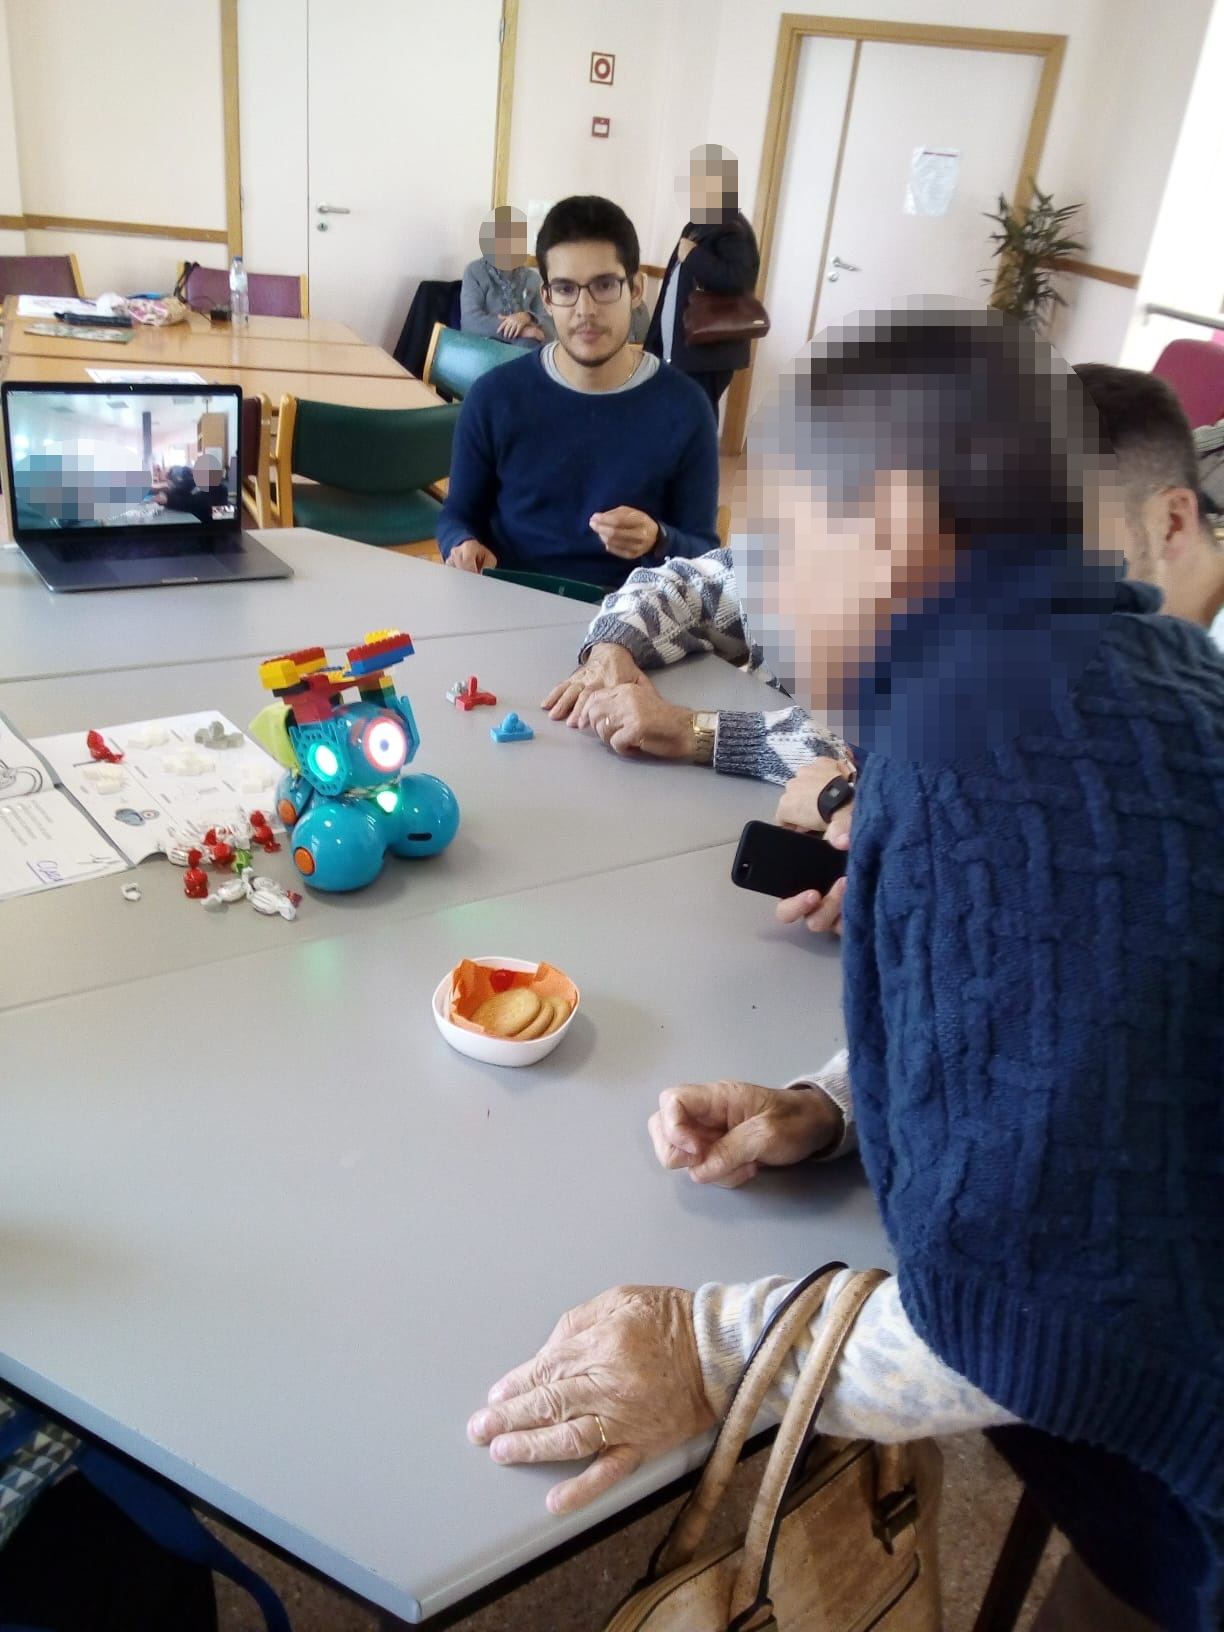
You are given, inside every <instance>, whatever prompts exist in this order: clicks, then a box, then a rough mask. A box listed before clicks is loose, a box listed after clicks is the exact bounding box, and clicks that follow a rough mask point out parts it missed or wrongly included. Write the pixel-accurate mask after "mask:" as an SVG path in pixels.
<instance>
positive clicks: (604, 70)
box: [591, 51, 616, 85]
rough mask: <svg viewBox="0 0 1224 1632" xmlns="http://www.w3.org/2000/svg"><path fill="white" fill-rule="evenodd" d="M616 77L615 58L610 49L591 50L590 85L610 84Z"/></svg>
mask: <svg viewBox="0 0 1224 1632" xmlns="http://www.w3.org/2000/svg"><path fill="white" fill-rule="evenodd" d="M615 78H616V58H615V56H614V55H613V54H612V53H611V52H610V51H592V52H591V83H592V85H611V84H612V82H613V80H614V79H615Z"/></svg>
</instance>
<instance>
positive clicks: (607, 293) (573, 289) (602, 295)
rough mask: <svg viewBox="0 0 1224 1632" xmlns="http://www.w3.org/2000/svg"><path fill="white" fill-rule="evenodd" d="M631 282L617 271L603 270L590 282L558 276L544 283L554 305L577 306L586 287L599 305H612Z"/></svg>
mask: <svg viewBox="0 0 1224 1632" xmlns="http://www.w3.org/2000/svg"><path fill="white" fill-rule="evenodd" d="M628 282H629V279H628V278H619V277H617V275H616V273H615V272H602V273H601V274H600V275H599V277H597V278H592V279H591V281H590V283H575V282H574V280H573V279H572V278H556V279H554V280H553V281H552V282H551V283H546V284H545V285H544V290H545V293H546V294H547V296H548V298H549V300H551V301H552V303H553V305H554V306H576V305H577V304H578V296H579V295H580V294H581V293H582V291H583V290H584V289H589V290H590V293H591V299H592V300H593V301H595V303H596V304H597V305H599V306H611V305H613V304H614V303H615V302H616V301H618V300H619V299H620V297H621V290H622V289H623V288H624V287H625V285H626V284H627V283H628Z"/></svg>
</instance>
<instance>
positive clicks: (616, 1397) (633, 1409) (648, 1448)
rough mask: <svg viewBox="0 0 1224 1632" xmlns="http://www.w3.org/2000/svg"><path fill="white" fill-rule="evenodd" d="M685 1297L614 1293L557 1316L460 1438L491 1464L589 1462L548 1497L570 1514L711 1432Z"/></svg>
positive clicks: (653, 1289) (626, 1290)
mask: <svg viewBox="0 0 1224 1632" xmlns="http://www.w3.org/2000/svg"><path fill="white" fill-rule="evenodd" d="M714 1422H715V1416H714V1412H713V1409H712V1408H711V1406H710V1402H709V1400H708V1399H707V1398H706V1391H705V1384H704V1382H703V1381H702V1376H701V1362H700V1360H699V1358H698V1355H697V1339H696V1336H695V1334H694V1331H693V1294H692V1293H691V1292H686V1291H682V1290H681V1289H680V1288H678V1287H673V1286H616V1287H613V1288H612V1289H611V1291H608V1292H602V1293H600V1295H599V1296H598V1297H597V1298H592V1299H591V1300H590V1302H589V1303H583V1304H580V1305H579V1306H578V1308H576V1309H571V1310H570V1311H569V1312H568V1314H565V1315H562V1317H561V1319H560V1320H559V1321H558V1322H557V1324H556V1326H555V1327H554V1329H553V1333H552V1336H551V1337H550V1338H549V1339H548V1342H547V1343H545V1345H544V1347H543V1348H542V1349H541V1350H540V1351H539V1353H538V1354H537V1355H536V1356H535V1358H534V1359H533V1360H529V1361H527V1362H526V1364H524V1365H521V1366H517V1367H516V1368H515V1369H514V1370H513V1371H510V1372H507V1374H506V1375H505V1376H504V1377H503V1378H502V1379H501V1381H500V1382H497V1383H494V1385H493V1387H492V1388H491V1389H490V1390H489V1403H488V1405H487V1407H485V1408H483V1409H482V1410H480V1411H477V1412H476V1413H475V1414H474V1415H473V1416H472V1418H471V1420H470V1421H469V1422H468V1426H467V1431H468V1438H469V1439H470V1440H472V1442H473V1443H474V1444H476V1445H487V1446H488V1447H489V1454H490V1455H491V1456H492V1457H493V1460H494V1461H495V1462H501V1463H514V1462H576V1461H581V1460H583V1459H585V1458H587V1457H592V1456H593V1457H594V1458H595V1460H594V1461H593V1462H592V1463H591V1465H590V1467H588V1468H586V1469H584V1470H583V1472H582V1473H580V1474H579V1475H578V1476H577V1477H576V1478H574V1479H566V1480H564V1481H562V1483H560V1484H558V1485H554V1486H553V1488H552V1489H551V1490H550V1491H549V1493H548V1507H549V1510H550V1512H553V1513H572V1512H573V1511H574V1510H575V1509H576V1508H579V1507H585V1506H586V1505H587V1503H588V1502H592V1501H594V1500H595V1498H596V1497H597V1496H601V1495H602V1494H603V1493H604V1491H606V1490H610V1489H611V1487H612V1486H613V1485H615V1484H617V1483H618V1482H619V1481H620V1480H621V1479H624V1478H626V1477H627V1475H629V1474H631V1473H633V1472H634V1471H635V1470H636V1469H637V1468H639V1467H641V1465H642V1463H643V1462H645V1461H647V1460H648V1459H649V1458H650V1457H653V1456H659V1455H661V1454H662V1453H663V1452H664V1451H667V1450H670V1449H671V1448H672V1446H674V1445H681V1444H683V1443H684V1441H685V1440H687V1439H692V1438H693V1437H694V1435H696V1434H700V1433H703V1432H705V1430H706V1429H708V1428H711V1427H713V1425H714Z"/></svg>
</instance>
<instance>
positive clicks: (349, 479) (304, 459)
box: [276, 397, 459, 548]
mask: <svg viewBox="0 0 1224 1632" xmlns="http://www.w3.org/2000/svg"><path fill="white" fill-rule="evenodd" d="M458 417H459V408H458V405H457V404H455V405H445V406H442V407H438V408H344V407H341V406H340V405H339V404H337V403H331V402H309V401H306V400H305V399H301V398H298V397H282V398H281V405H280V423H279V427H278V430H277V437H276V500H277V506H278V509H279V519H280V523H281V526H282V527H315V528H317V529H318V530H319V532H321V533H338V534H340V535H341V537H343V538H355V539H358V540H359V541H360V542H361V543H363V544H378V545H382V546H384V547H391V548H393V547H395V546H396V545H405V544H420V543H421V542H422V541H423V540H426V539H432V538H433V537H434V536H435V534H436V533H437V529H438V513H439V511H440V510H441V508H442V506H441V505H440V504H439V503H438V501H437V499H435V498H434V497H433V496H432V495H431V494H429V493H426V492H424V491H423V489H425V488H427V487H428V486H429V484H430V483H431V482H437V481H440V480H441V479H442V477H444V476H446V475H447V474H448V473H449V471H450V460H451V442H452V441H453V439H454V435H455V421H456V420H457V419H458ZM295 475H296V476H305V477H307V478H308V481H307V482H297V483H295V482H294V480H293V477H294V476H295Z"/></svg>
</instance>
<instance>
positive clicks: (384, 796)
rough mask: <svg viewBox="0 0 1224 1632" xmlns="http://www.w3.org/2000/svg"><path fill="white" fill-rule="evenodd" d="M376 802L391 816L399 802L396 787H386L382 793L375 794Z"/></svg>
mask: <svg viewBox="0 0 1224 1632" xmlns="http://www.w3.org/2000/svg"><path fill="white" fill-rule="evenodd" d="M374 803H375V804H376V805H380V806H381V807H382V809H383V810H385V811H386V813H387V815H388V816H389V815H390V814H391V812H392V811H393V810H394V809H395V807H396V805H398V804H399V794H398V793H396V791H395V789H394V788H384V789H383V790H382V792H381V793H376V794H375V795H374Z"/></svg>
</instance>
